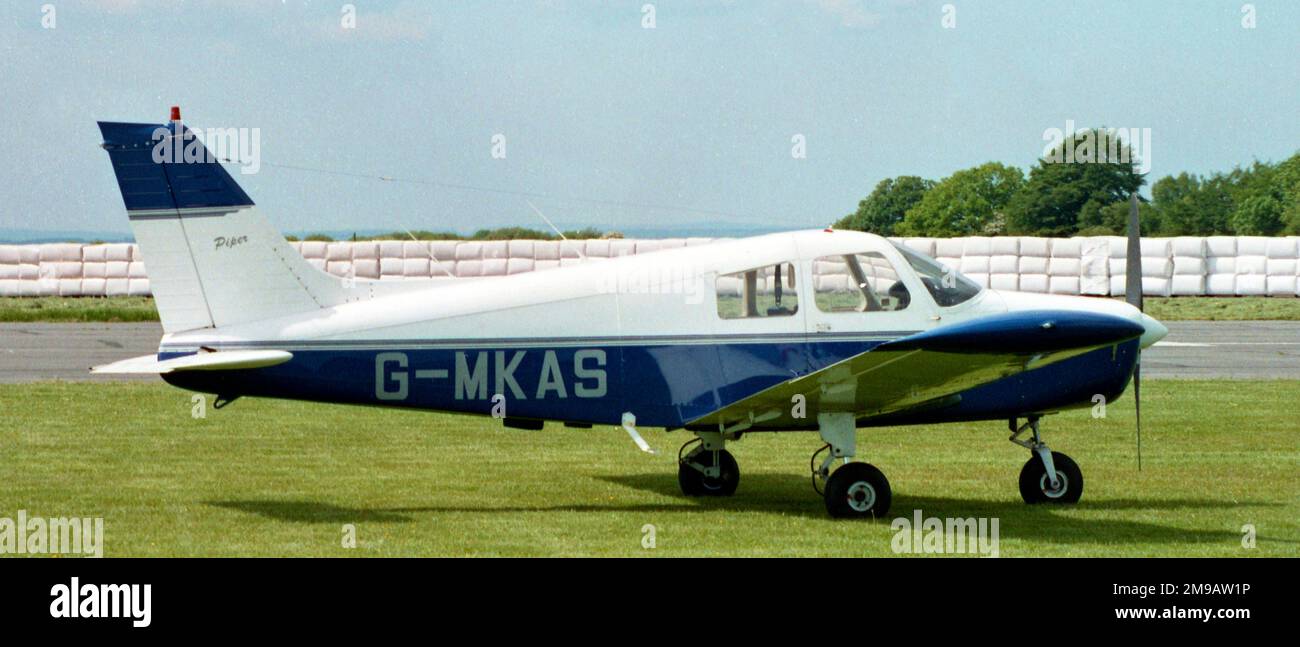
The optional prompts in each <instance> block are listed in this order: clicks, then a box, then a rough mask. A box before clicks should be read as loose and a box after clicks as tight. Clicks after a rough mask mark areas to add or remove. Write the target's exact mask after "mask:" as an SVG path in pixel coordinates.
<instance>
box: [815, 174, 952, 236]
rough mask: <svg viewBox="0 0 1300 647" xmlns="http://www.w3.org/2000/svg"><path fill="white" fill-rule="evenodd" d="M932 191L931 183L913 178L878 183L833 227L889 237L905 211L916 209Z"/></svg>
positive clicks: (906, 176)
mask: <svg viewBox="0 0 1300 647" xmlns="http://www.w3.org/2000/svg"><path fill="white" fill-rule="evenodd" d="M932 188H934V181H933V180H927V179H925V178H920V177H917V176H915V175H900V176H898V177H896V178H888V179H884V180H881V181H880V183H879V184H877V185H876V188H875V189H874V190H872V191H871V195H869V196H867V197H866V198H863V199H862V200H861V201H860V202H858V210H857V211H856V212H854V213H851V214H849V215H847V216H844V217H843V218H841V219H840V220H839V221H838V222H836V223H835V228H836V229H852V230H855V231H869V232H871V233H875V234H880V235H881V236H892V235H894V234H895V233H896V232H895V227H897V226H898V223H900V222H902V220H903V216H904V214H906V213H907V210H908V209H911V208H912V207H914V206H916V205H917V203H919V202H920V201H921V199H922V198H924V197H925V194H926V193H927V192H928V191H929V190H930V189H932Z"/></svg>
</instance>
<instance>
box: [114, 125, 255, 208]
mask: <svg viewBox="0 0 1300 647" xmlns="http://www.w3.org/2000/svg"><path fill="white" fill-rule="evenodd" d="M176 113H179V110H177V111H175V112H174V113H173V114H176ZM178 116H179V115H178ZM176 128H180V129H181V133H182V137H181V138H180V140H179V141H177V140H175V139H174V138H172V137H171V136H172V135H173V134H174V133H175V131H176ZM99 131H100V133H101V134H102V135H103V137H104V143H103V148H104V150H106V151H108V156H109V159H110V160H111V161H112V163H113V173H114V174H115V175H116V176H117V184H118V188H119V189H121V191H122V201H123V202H124V203H125V204H126V209H127V211H142V210H157V209H199V208H218V207H246V206H252V204H253V200H252V199H251V198H249V197H248V194H246V193H244V190H243V189H241V188H240V187H239V185H238V184H236V183H235V180H234V179H233V178H231V177H230V174H229V173H227V172H226V169H224V168H222V166H221V164H220V162H218V161H215V160H213V157H212V155H211V153H210V152H209V151H208V149H207V147H206V146H204V145H203V144H202V143H200V142H198V141H197V140H195V139H194V138H193V137H194V135H193V133H191V132H190V131H189V129H188V128H185V126H184V125H183V124H181V123H180V122H179V121H175V122H173V123H171V124H136V123H120V122H109V121H101V122H99ZM177 144H179V146H177ZM160 146H161V147H167V146H171V147H172V149H171V150H170V151H168V150H163V149H161V148H159V147H160ZM190 146H197V147H198V149H200V151H199V152H201V153H202V154H201V155H188V156H187V155H184V154H183V151H184V148H185V147H190ZM156 151H157V153H156ZM176 152H181V153H182V154H180V155H175V154H174V153H176ZM186 157H191V158H194V157H197V160H195V161H188V162H187V161H185V159H186Z"/></svg>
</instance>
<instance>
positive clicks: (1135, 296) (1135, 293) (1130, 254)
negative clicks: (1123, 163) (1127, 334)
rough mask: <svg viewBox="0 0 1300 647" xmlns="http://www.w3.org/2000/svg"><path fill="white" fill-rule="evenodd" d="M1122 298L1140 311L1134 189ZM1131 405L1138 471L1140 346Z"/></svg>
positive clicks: (1139, 240) (1139, 246)
mask: <svg viewBox="0 0 1300 647" xmlns="http://www.w3.org/2000/svg"><path fill="white" fill-rule="evenodd" d="M1124 298H1125V300H1126V301H1128V303H1129V305H1131V306H1133V307H1135V308H1137V309H1138V312H1142V237H1141V228H1140V226H1139V222H1138V194H1137V191H1136V190H1134V191H1133V193H1132V194H1131V195H1130V196H1129V207H1128V250H1127V252H1126V255H1125V261H1124ZM1133 406H1134V410H1135V415H1136V417H1137V461H1138V471H1139V472H1141V471H1142V348H1141V346H1140V345H1139V347H1138V351H1137V363H1136V365H1135V366H1134V367H1133Z"/></svg>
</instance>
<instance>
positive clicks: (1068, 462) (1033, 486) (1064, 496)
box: [1020, 452, 1083, 504]
mask: <svg viewBox="0 0 1300 647" xmlns="http://www.w3.org/2000/svg"><path fill="white" fill-rule="evenodd" d="M1052 467H1054V468H1056V476H1057V479H1058V480H1059V481H1060V488H1058V489H1056V490H1053V489H1052V486H1051V484H1050V483H1048V481H1047V468H1046V467H1043V461H1042V460H1040V459H1039V458H1038V456H1032V457H1030V459H1029V461H1028V462H1026V463H1025V466H1024V467H1023V468H1021V469H1020V496H1021V497H1023V498H1024V500H1025V503H1029V504H1035V503H1078V502H1079V497H1081V496H1083V472H1082V471H1080V470H1079V466H1078V465H1076V464H1075V463H1074V460H1073V459H1071V458H1070V457H1069V456H1066V455H1065V454H1062V453H1060V452H1052Z"/></svg>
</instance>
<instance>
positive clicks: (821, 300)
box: [813, 252, 912, 312]
mask: <svg viewBox="0 0 1300 647" xmlns="http://www.w3.org/2000/svg"><path fill="white" fill-rule="evenodd" d="M813 283H814V285H813V295H814V299H813V301H814V302H815V303H816V304H817V309H818V310H821V311H822V312H889V311H895V310H903V309H906V308H907V306H908V304H910V303H911V302H912V298H911V295H910V294H909V293H908V291H907V286H905V285H903V282H902V281H901V280H900V277H899V275H898V270H896V269H895V268H894V265H893V263H890V262H889V259H887V258H885V257H884V255H882V254H880V253H878V252H864V253H861V254H845V255H843V256H823V257H821V258H818V259H816V260H815V261H813Z"/></svg>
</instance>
